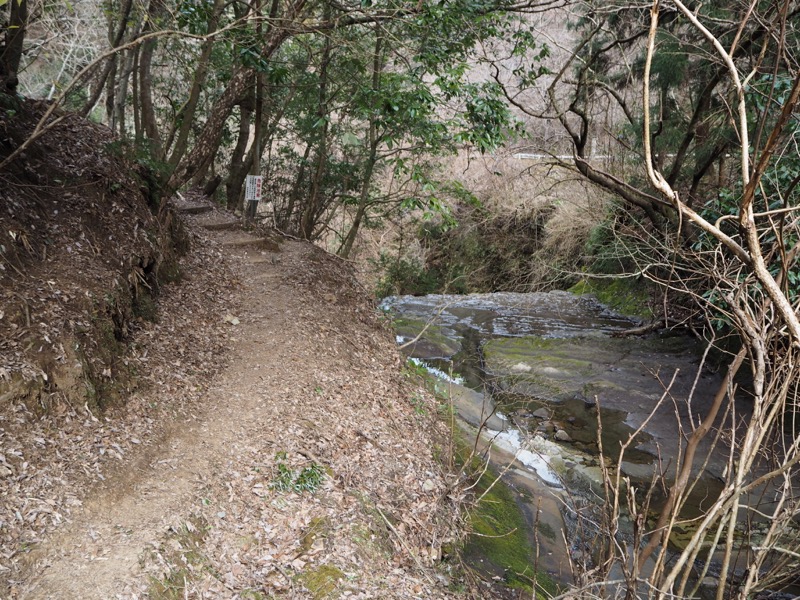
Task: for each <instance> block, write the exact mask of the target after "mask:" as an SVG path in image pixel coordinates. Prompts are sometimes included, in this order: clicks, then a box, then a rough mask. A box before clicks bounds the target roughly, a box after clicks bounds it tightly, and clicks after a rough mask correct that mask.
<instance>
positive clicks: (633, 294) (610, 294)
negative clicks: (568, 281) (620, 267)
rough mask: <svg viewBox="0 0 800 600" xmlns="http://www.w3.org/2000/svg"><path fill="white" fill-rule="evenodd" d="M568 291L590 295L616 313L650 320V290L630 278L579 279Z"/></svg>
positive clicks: (651, 316)
mask: <svg viewBox="0 0 800 600" xmlns="http://www.w3.org/2000/svg"><path fill="white" fill-rule="evenodd" d="M568 291H570V292H572V293H573V294H575V295H576V296H584V295H587V294H591V295H593V296H595V297H596V298H597V299H598V300H599V301H600V302H602V303H603V304H605V305H606V306H608V307H609V308H612V309H613V310H615V311H616V312H618V313H620V314H623V315H627V316H631V317H638V318H640V319H645V320H646V319H652V318H653V311H652V309H651V308H650V293H651V290H650V288H649V286H648V285H647V284H643V283H642V282H641V281H637V280H635V279H633V278H631V277H626V278H618V279H581V280H580V281H579V282H578V283H576V284H575V285H574V286H572V287H571V288H570V289H569V290H568Z"/></svg>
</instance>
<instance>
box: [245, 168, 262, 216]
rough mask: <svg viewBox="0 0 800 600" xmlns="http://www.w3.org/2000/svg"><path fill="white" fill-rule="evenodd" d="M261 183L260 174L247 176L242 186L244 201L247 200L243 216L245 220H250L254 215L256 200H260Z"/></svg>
mask: <svg viewBox="0 0 800 600" xmlns="http://www.w3.org/2000/svg"><path fill="white" fill-rule="evenodd" d="M263 185H264V177H263V176H262V175H248V176H247V180H246V181H245V188H244V201H245V202H247V206H246V207H245V218H246V219H247V220H252V219H254V218H255V216H256V208H257V207H258V202H259V201H260V200H261V190H262V189H263Z"/></svg>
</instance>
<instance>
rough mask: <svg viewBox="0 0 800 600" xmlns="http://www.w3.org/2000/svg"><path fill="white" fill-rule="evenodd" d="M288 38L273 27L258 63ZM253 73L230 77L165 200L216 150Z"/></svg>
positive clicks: (299, 4)
mask: <svg viewBox="0 0 800 600" xmlns="http://www.w3.org/2000/svg"><path fill="white" fill-rule="evenodd" d="M306 1H307V0H295V3H294V4H293V5H292V7H291V9H290V10H289V11H288V14H286V15H285V19H286V20H287V21H288V22H289V23H292V22H293V21H294V19H295V18H296V17H297V15H298V13H299V12H300V10H302V8H303V6H305V3H306ZM290 35H291V32H290V31H288V30H286V29H278V28H277V27H274V28H272V29H270V30H269V32H268V33H267V34H266V36H265V37H266V39H265V43H264V48H263V50H262V52H261V59H262V60H269V58H270V57H271V56H272V55H273V54H274V53H275V51H276V50H278V48H280V47H281V45H282V44H283V42H285V41H286V40H287V39H288V38H289V37H290ZM252 75H253V69H250V68H242V69H239V70H238V71H236V72H235V73H234V74H233V77H231V80H230V82H229V83H228V87H227V88H226V89H225V91H224V92H223V93H222V95H221V96H220V97H219V99H218V100H217V101H216V102H215V103H214V106H213V107H212V108H211V114H210V115H209V116H208V120H207V121H206V124H205V125H204V126H203V129H202V131H201V132H200V134H199V135H198V136H197V141H196V143H195V145H194V147H193V148H192V149H191V151H190V152H189V153H188V154H187V155H186V156H185V157H184V158H183V159H182V160H181V162H180V163H179V164H178V166H177V167H176V168H175V170H174V171H173V172H172V176H171V177H170V178H169V181H168V182H167V185H166V186H165V187H166V191H167V194H166V197H169V196H170V195H171V193H170V192H172V191H174V190H177V189H178V188H179V187H180V186H182V185H183V184H185V183H186V182H188V181H189V180H190V179H191V178H192V177H193V176H194V175H195V174H196V173H197V171H198V170H199V169H200V168H201V167H202V166H203V165H204V164H207V162H208V160H209V157H213V156H214V154H216V152H217V148H218V147H219V142H220V139H221V137H222V132H223V130H224V128H225V121H227V120H228V117H229V116H230V114H231V111H232V110H233V107H234V106H236V105H237V104H238V102H239V100H240V99H241V98H242V96H243V94H244V91H245V89H246V87H247V86H248V85H249V83H250V81H251V80H252Z"/></svg>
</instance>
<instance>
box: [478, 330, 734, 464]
mask: <svg viewBox="0 0 800 600" xmlns="http://www.w3.org/2000/svg"><path fill="white" fill-rule="evenodd" d="M482 350H483V358H484V364H485V367H486V370H487V373H488V374H489V375H490V376H491V377H492V380H493V383H494V384H495V385H496V386H497V387H499V388H500V389H503V390H505V391H508V392H511V393H515V394H521V395H524V396H529V397H533V398H538V399H541V400H544V401H546V402H554V403H561V402H571V401H576V399H578V400H582V401H583V402H585V403H587V404H599V405H600V407H602V408H604V409H612V410H614V411H621V413H620V414H622V416H623V418H624V419H625V423H626V424H627V425H628V426H630V427H632V428H634V429H636V428H638V427H640V426H642V427H643V428H644V429H643V430H644V432H645V433H647V434H649V436H651V437H650V439H648V440H647V441H646V442H645V443H643V444H642V445H641V446H639V448H640V449H641V450H645V451H647V452H649V453H651V454H653V455H656V454H658V453H659V452H660V453H662V454H663V453H665V452H666V454H667V455H668V456H672V455H673V453H674V452H675V451H676V450H677V448H678V446H679V445H680V444H681V441H680V440H681V436H680V432H679V429H678V425H679V424H678V419H680V422H681V424H682V426H683V427H684V431H687V430H690V429H688V428H690V419H691V418H694V419H697V418H698V416H699V415H705V414H706V413H707V410H708V408H709V406H710V404H711V401H712V399H713V397H714V394H715V393H716V391H717V389H718V387H719V385H720V383H721V378H720V377H719V376H718V375H714V374H711V373H708V372H705V371H703V372H701V373H699V374H698V369H699V368H700V367H699V363H700V360H699V357H700V348H699V346H698V345H697V343H696V342H695V341H694V340H692V339H690V338H686V337H660V336H652V337H650V338H646V339H642V338H610V337H606V336H602V337H600V336H587V337H573V338H543V337H538V336H526V337H520V338H495V339H491V340H487V341H486V342H485V344H484V345H483V349H482ZM667 389H669V392H668V393H667ZM692 389H694V393H693V394H692ZM690 398H691V400H689V399H690ZM659 402H660V404H659ZM740 404H742V405H741V406H737V412H738V413H739V414H745V412H746V411H747V407H746V406H744V404H743V403H740ZM652 411H655V413H654V415H653V416H652V417H651V412H652ZM690 413H691V414H690ZM707 450H708V452H711V449H710V447H709V448H708V449H707ZM715 456H718V457H719V460H717V459H716V458H712V459H710V464H709V465H708V470H709V471H710V472H711V473H714V474H718V473H717V472H719V473H721V472H722V470H723V469H724V467H725V464H724V460H723V456H722V455H721V453H720V454H719V455H715ZM718 462H719V464H717V463H718Z"/></svg>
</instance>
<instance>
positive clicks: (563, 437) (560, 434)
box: [555, 429, 572, 442]
mask: <svg viewBox="0 0 800 600" xmlns="http://www.w3.org/2000/svg"><path fill="white" fill-rule="evenodd" d="M555 438H556V439H557V440H558V441H559V442H571V441H572V438H571V437H570V435H569V434H568V433H567V432H566V431H564V430H563V429H559V430H558V431H556V435H555Z"/></svg>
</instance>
